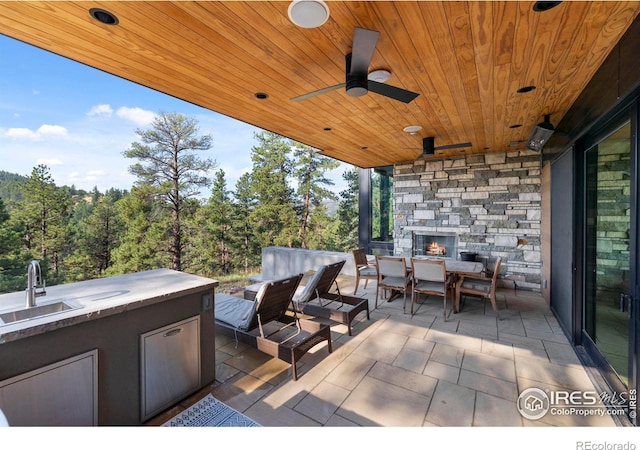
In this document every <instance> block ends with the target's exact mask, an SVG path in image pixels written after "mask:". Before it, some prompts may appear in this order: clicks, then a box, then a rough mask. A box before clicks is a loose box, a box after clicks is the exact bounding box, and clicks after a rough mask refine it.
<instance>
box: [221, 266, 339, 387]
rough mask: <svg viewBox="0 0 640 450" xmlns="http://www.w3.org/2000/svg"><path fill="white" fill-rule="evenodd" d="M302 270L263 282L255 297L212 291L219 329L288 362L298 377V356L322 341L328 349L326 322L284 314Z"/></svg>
mask: <svg viewBox="0 0 640 450" xmlns="http://www.w3.org/2000/svg"><path fill="white" fill-rule="evenodd" d="M301 279H302V274H298V275H295V276H293V277H289V278H285V279H282V280H276V281H270V282H268V283H264V285H263V286H262V287H261V288H260V291H259V292H258V294H257V296H256V299H255V301H252V300H245V299H242V298H238V297H234V296H231V295H227V294H216V295H215V321H216V328H217V329H218V331H220V332H221V333H223V334H225V335H227V336H231V337H234V338H235V339H237V340H238V341H240V342H243V343H245V344H247V345H250V346H252V347H255V348H257V349H258V350H260V351H262V352H264V353H266V354H268V355H271V356H273V357H276V358H279V359H281V360H283V361H286V362H288V363H289V364H291V368H292V376H293V379H294V380H297V379H298V369H297V362H298V360H299V359H300V358H301V357H302V356H303V355H304V354H305V353H307V352H308V351H309V350H310V349H311V348H313V347H315V346H316V345H317V344H320V343H321V342H323V341H327V349H328V350H329V353H331V351H332V348H331V330H330V328H329V326H328V325H326V324H320V323H317V322H313V321H310V320H304V319H300V318H299V317H298V316H297V313H296V311H295V310H294V311H293V314H287V311H288V310H289V305H290V303H291V299H292V298H293V294H294V293H295V291H296V288H297V287H298V285H299V284H300V280H301Z"/></svg>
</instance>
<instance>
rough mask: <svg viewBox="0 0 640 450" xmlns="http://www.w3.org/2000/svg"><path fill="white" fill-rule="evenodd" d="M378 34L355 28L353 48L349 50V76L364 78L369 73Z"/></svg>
mask: <svg viewBox="0 0 640 450" xmlns="http://www.w3.org/2000/svg"><path fill="white" fill-rule="evenodd" d="M379 36H380V32H378V31H373V30H367V29H365V28H357V27H356V28H355V29H354V30H353V47H352V49H351V70H350V72H349V73H350V74H351V75H360V76H364V77H366V75H367V73H368V72H369V64H370V63H371V58H373V51H374V50H375V48H376V43H377V42H378V37H379Z"/></svg>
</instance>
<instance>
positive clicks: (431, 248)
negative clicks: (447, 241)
mask: <svg viewBox="0 0 640 450" xmlns="http://www.w3.org/2000/svg"><path fill="white" fill-rule="evenodd" d="M446 254H447V248H446V247H445V246H444V245H438V243H437V242H435V241H434V242H432V243H431V244H429V245H428V246H427V255H431V256H444V255H446Z"/></svg>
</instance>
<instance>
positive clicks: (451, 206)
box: [393, 150, 542, 289]
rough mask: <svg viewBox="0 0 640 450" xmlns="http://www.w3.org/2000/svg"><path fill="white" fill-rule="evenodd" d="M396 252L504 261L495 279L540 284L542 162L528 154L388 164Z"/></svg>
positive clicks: (529, 285)
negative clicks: (462, 254)
mask: <svg viewBox="0 0 640 450" xmlns="http://www.w3.org/2000/svg"><path fill="white" fill-rule="evenodd" d="M393 175H394V184H393V189H394V241H393V244H394V254H396V255H402V256H413V255H420V254H421V253H422V254H425V255H426V254H427V252H428V251H429V249H428V247H429V246H431V245H432V244H433V243H435V245H434V246H433V247H432V248H433V250H431V251H432V254H439V256H444V257H445V258H453V259H459V258H460V252H472V253H477V255H478V258H479V259H480V260H482V261H485V262H486V264H487V265H488V266H490V265H491V263H492V262H493V261H495V259H496V258H497V257H501V258H502V264H501V269H500V278H499V279H500V282H501V283H503V284H504V285H507V286H515V285H517V286H518V288H520V287H522V288H528V289H540V285H541V279H540V278H541V277H540V275H541V265H542V261H541V252H540V232H541V201H542V198H541V159H540V154H539V153H536V152H533V151H530V150H514V151H510V152H506V153H487V154H484V155H467V156H461V157H459V158H451V159H443V160H417V161H414V162H412V163H403V164H396V165H395V166H394V171H393Z"/></svg>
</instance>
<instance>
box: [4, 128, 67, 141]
mask: <svg viewBox="0 0 640 450" xmlns="http://www.w3.org/2000/svg"><path fill="white" fill-rule="evenodd" d="M66 135H67V129H66V128H65V127H61V126H60V125H46V124H45V125H42V126H41V127H40V128H38V130H37V131H33V130H30V129H29V128H9V129H8V130H7V131H5V132H4V134H3V136H5V137H9V138H13V139H19V140H29V141H39V140H40V139H42V137H44V136H66Z"/></svg>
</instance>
